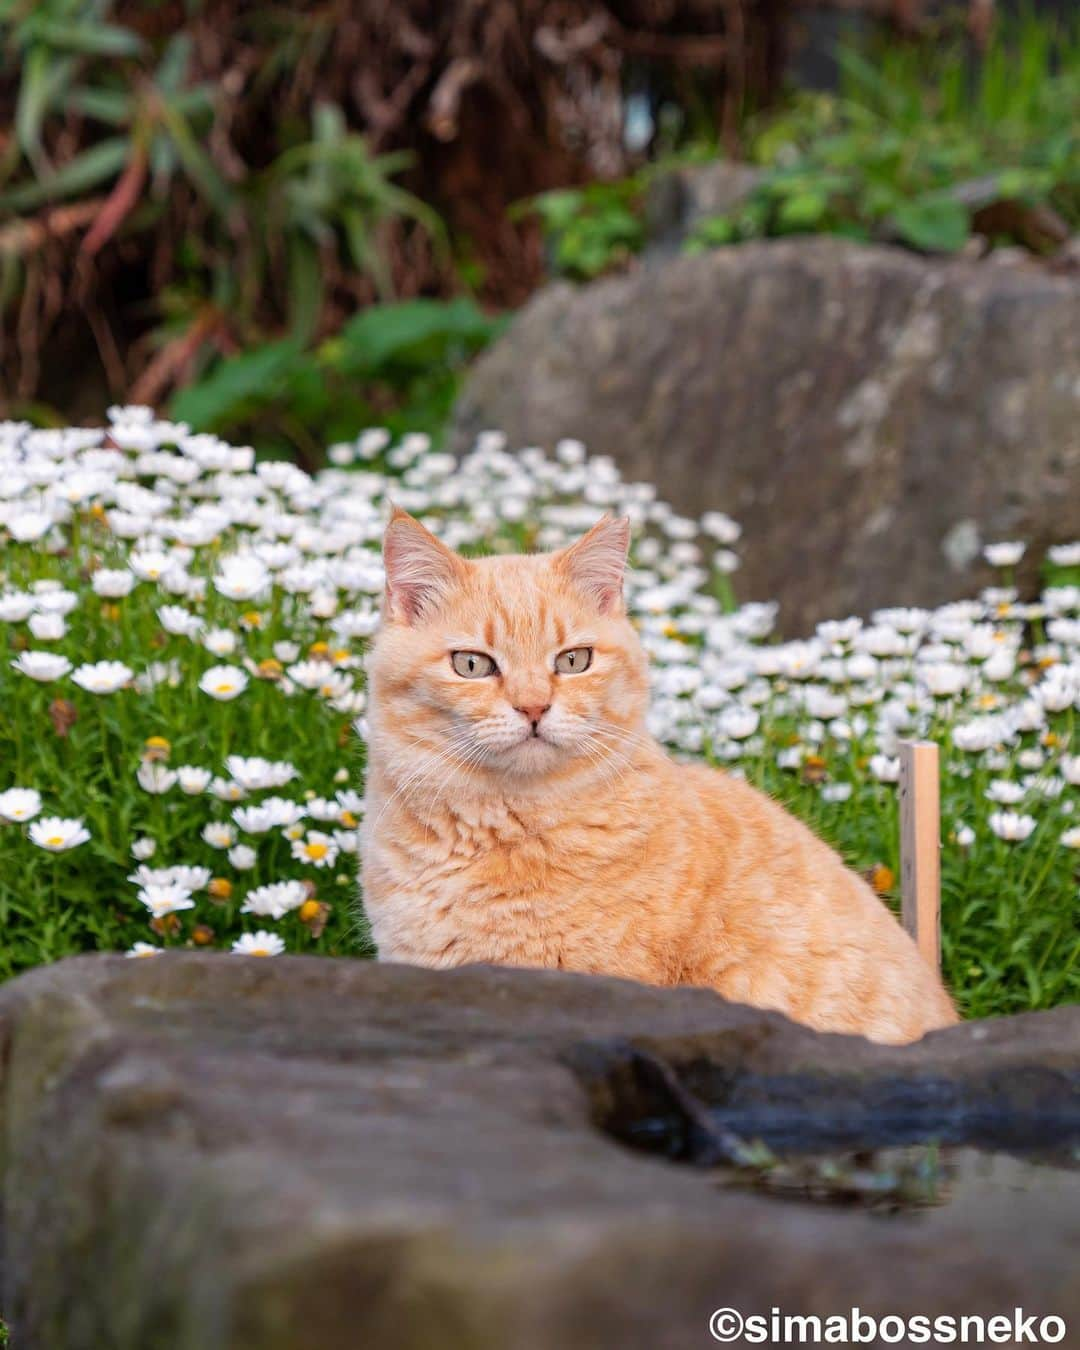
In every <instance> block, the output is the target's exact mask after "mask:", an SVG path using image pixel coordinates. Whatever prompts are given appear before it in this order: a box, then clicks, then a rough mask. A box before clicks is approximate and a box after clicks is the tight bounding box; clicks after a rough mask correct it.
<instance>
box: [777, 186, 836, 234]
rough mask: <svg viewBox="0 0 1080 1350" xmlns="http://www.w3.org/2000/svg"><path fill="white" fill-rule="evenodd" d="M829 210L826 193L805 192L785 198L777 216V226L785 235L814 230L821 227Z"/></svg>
mask: <svg viewBox="0 0 1080 1350" xmlns="http://www.w3.org/2000/svg"><path fill="white" fill-rule="evenodd" d="M828 209H829V198H828V197H827V196H826V194H825V193H824V192H816V191H813V190H811V191H805V192H799V193H796V194H795V195H794V196H791V197H785V198H784V200H783V201H782V202H781V203H780V209H779V211H778V212H777V214H776V220H777V226H778V228H779V229H780V230H781V231H782V232H783V233H797V232H798V231H800V230H812V229H814V228H815V227H816V226H817V225H820V223H821V222H822V220H823V219H824V217H825V215H826V213H827V212H828Z"/></svg>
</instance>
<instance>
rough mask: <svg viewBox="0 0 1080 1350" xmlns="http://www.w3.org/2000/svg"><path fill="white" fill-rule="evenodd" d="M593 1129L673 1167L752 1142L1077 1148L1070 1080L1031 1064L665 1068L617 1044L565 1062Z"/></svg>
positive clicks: (808, 1148)
mask: <svg viewBox="0 0 1080 1350" xmlns="http://www.w3.org/2000/svg"><path fill="white" fill-rule="evenodd" d="M569 1060H570V1063H571V1066H572V1067H573V1068H574V1070H575V1072H577V1073H578V1075H579V1077H580V1078H581V1081H582V1082H583V1083H584V1085H585V1087H586V1089H587V1091H588V1093H589V1098H590V1102H591V1104H592V1110H593V1121H594V1124H595V1125H596V1126H597V1128H599V1129H600V1130H602V1131H603V1132H604V1133H606V1134H608V1135H610V1136H611V1137H612V1138H614V1139H617V1140H618V1141H619V1142H620V1143H623V1144H626V1145H628V1146H629V1147H631V1148H635V1149H640V1150H642V1151H644V1152H648V1153H655V1154H659V1155H661V1156H664V1157H666V1158H669V1159H671V1160H672V1161H675V1162H685V1163H690V1164H693V1165H696V1166H704V1167H711V1166H715V1165H716V1164H717V1163H721V1162H734V1163H739V1162H740V1161H741V1158H742V1151H743V1147H744V1145H745V1144H746V1143H747V1142H749V1141H761V1142H762V1143H764V1144H765V1145H766V1146H767V1147H768V1148H769V1149H775V1150H780V1151H782V1152H785V1153H811V1152H822V1151H826V1150H831V1149H852V1148H873V1149H878V1148H885V1147H893V1146H897V1145H903V1144H915V1143H930V1142H937V1143H943V1144H971V1145H977V1146H979V1147H983V1148H995V1149H1005V1150H1015V1151H1020V1152H1025V1151H1031V1150H1039V1151H1040V1152H1045V1151H1047V1150H1054V1149H1059V1148H1062V1147H1065V1146H1069V1145H1074V1144H1078V1143H1080V1072H1076V1071H1073V1072H1068V1071H1062V1070H1058V1069H1054V1068H1045V1067H1041V1066H1034V1065H1033V1066H1029V1067H1027V1068H1024V1069H1022V1070H1019V1071H1017V1070H1007V1071H1004V1072H1000V1071H993V1070H990V1071H988V1072H986V1073H984V1074H978V1073H974V1074H969V1075H965V1076H963V1077H955V1076H953V1077H946V1076H943V1075H940V1074H933V1073H929V1074H910V1073H908V1074H899V1073H896V1074H892V1073H888V1072H885V1073H880V1074H867V1073H865V1072H863V1073H857V1074H852V1075H850V1076H842V1075H837V1074H820V1073H805V1074H804V1073H758V1072H754V1071H750V1070H745V1069H740V1068H738V1067H734V1066H732V1065H731V1064H726V1063H716V1062H713V1061H710V1060H708V1059H705V1058H697V1059H691V1060H688V1061H686V1062H684V1063H673V1062H669V1061H668V1060H666V1059H664V1058H663V1057H662V1056H661V1055H659V1054H657V1053H656V1052H655V1051H652V1050H646V1049H641V1048H639V1047H635V1046H633V1045H629V1044H626V1043H615V1044H613V1045H611V1046H608V1047H603V1046H597V1045H590V1046H587V1047H584V1048H582V1049H581V1050H580V1051H578V1052H575V1053H574V1054H572V1055H571V1056H569Z"/></svg>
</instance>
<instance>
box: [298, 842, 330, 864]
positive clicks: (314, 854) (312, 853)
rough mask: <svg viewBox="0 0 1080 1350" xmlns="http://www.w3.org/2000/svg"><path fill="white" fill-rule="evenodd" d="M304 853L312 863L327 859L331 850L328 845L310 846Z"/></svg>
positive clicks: (307, 846)
mask: <svg viewBox="0 0 1080 1350" xmlns="http://www.w3.org/2000/svg"><path fill="white" fill-rule="evenodd" d="M304 851H305V852H306V853H307V855H308V857H309V858H310V859H311V860H312V862H318V861H319V860H320V859H321V858H325V857H326V855H327V854H328V853H329V852H330V849H329V847H328V846H327V845H326V844H308V845H306V846H305V849H304Z"/></svg>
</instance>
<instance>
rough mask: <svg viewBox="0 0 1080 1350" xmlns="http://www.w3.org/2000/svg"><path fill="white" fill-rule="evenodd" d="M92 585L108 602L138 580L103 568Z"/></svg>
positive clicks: (94, 576) (130, 588) (127, 591)
mask: <svg viewBox="0 0 1080 1350" xmlns="http://www.w3.org/2000/svg"><path fill="white" fill-rule="evenodd" d="M90 585H91V586H92V587H93V588H94V594H95V595H100V596H102V597H103V598H104V599H108V600H119V599H121V598H122V597H123V596H125V595H130V594H131V592H132V591H133V590H134V589H135V585H136V578H135V577H134V576H133V574H132V573H131V572H128V571H115V570H112V569H109V568H105V567H102V568H100V569H99V570H98V571H97V572H95V573H94V575H93V576H92V577H91V578H90ZM141 945H145V944H141ZM151 950H152V951H157V950H158V949H157V948H156V947H154V948H151Z"/></svg>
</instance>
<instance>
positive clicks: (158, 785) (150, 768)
mask: <svg viewBox="0 0 1080 1350" xmlns="http://www.w3.org/2000/svg"><path fill="white" fill-rule="evenodd" d="M178 776H179V775H178V774H177V772H176V770H175V769H170V768H169V766H168V765H167V764H162V763H160V762H159V761H157V760H144V761H143V762H142V763H141V764H140V765H139V767H138V769H136V771H135V777H136V778H137V779H138V783H139V786H140V787H141V788H142V790H143V791H144V792H149V793H151V794H153V795H154V796H161V794H162V793H165V792H168V791H169V789H170V788H171V787H173V786H174V785H175V783H176V780H177V778H178Z"/></svg>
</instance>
